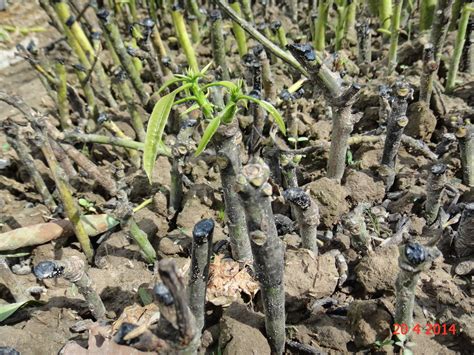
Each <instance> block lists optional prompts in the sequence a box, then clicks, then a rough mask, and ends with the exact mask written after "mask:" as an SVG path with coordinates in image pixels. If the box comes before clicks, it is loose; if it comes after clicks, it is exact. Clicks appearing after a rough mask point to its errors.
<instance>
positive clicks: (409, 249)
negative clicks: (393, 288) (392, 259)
mask: <svg viewBox="0 0 474 355" xmlns="http://www.w3.org/2000/svg"><path fill="white" fill-rule="evenodd" d="M405 256H406V257H407V259H408V261H409V262H410V263H412V264H413V265H420V264H421V263H423V262H424V261H426V258H427V253H426V249H425V248H424V247H423V246H422V245H421V244H418V243H408V244H407V245H406V247H405Z"/></svg>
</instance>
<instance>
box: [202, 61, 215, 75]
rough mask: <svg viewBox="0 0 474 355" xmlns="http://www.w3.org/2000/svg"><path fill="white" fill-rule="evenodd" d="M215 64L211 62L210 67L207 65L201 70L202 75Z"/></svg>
mask: <svg viewBox="0 0 474 355" xmlns="http://www.w3.org/2000/svg"><path fill="white" fill-rule="evenodd" d="M213 63H214V61H212V60H211V62H210V63H209V64H208V65H206V66H205V67H204V68H202V69H201V75H204V74H206V73H207V71H208V70H209V68H210V67H211V65H212V64H213Z"/></svg>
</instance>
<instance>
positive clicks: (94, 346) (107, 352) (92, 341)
mask: <svg viewBox="0 0 474 355" xmlns="http://www.w3.org/2000/svg"><path fill="white" fill-rule="evenodd" d="M60 354H62V355H154V354H156V353H155V352H143V351H139V350H137V349H134V348H131V347H129V346H125V345H119V344H117V343H116V342H114V341H113V340H112V327H110V326H101V325H99V324H97V323H94V324H92V325H91V327H90V328H89V342H88V348H87V349H84V348H83V347H82V346H80V345H79V344H77V343H76V342H70V343H67V344H66V345H65V346H64V348H63V349H62V350H61V352H60Z"/></svg>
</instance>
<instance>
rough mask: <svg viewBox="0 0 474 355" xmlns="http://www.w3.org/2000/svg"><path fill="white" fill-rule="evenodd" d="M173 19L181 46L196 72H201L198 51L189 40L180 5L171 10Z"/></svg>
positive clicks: (189, 63) (190, 65)
mask: <svg viewBox="0 0 474 355" xmlns="http://www.w3.org/2000/svg"><path fill="white" fill-rule="evenodd" d="M171 16H172V19H173V24H174V28H175V30H176V35H177V36H178V41H179V44H180V46H181V48H182V49H183V51H184V54H185V55H186V59H187V60H188V65H189V67H190V68H191V70H193V71H194V72H195V73H197V72H199V65H198V62H197V58H196V53H195V52H194V48H193V45H192V44H191V41H190V40H189V36H188V32H187V31H186V24H185V22H184V17H183V11H182V9H180V8H179V7H177V8H175V9H173V11H172V12H171Z"/></svg>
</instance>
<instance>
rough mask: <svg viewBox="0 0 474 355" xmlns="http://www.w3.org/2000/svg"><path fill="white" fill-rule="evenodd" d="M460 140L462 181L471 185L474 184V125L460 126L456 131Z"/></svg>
mask: <svg viewBox="0 0 474 355" xmlns="http://www.w3.org/2000/svg"><path fill="white" fill-rule="evenodd" d="M456 137H457V138H458V141H459V150H460V152H461V163H462V176H463V177H462V181H463V183H464V184H465V185H467V186H469V187H473V186H474V125H473V124H469V125H467V126H464V127H460V128H459V129H458V131H457V132H456Z"/></svg>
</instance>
